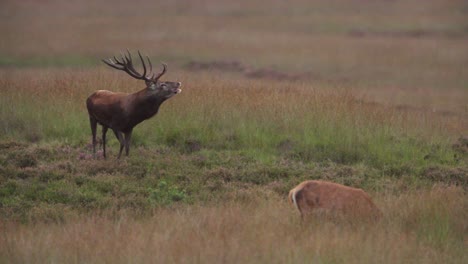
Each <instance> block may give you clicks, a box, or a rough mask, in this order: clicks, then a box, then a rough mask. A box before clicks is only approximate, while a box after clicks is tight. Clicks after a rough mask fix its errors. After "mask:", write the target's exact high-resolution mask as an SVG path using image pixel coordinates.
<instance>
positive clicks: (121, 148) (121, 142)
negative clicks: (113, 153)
mask: <svg viewBox="0 0 468 264" xmlns="http://www.w3.org/2000/svg"><path fill="white" fill-rule="evenodd" d="M112 131H114V135H115V137H116V138H117V139H118V140H119V143H120V150H119V156H118V157H117V159H120V155H122V150H123V148H124V145H125V140H124V137H123V135H122V132H120V131H117V130H115V129H112Z"/></svg>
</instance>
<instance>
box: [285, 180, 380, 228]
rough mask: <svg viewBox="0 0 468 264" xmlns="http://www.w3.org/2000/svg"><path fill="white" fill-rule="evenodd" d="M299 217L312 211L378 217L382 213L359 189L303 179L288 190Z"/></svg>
mask: <svg viewBox="0 0 468 264" xmlns="http://www.w3.org/2000/svg"><path fill="white" fill-rule="evenodd" d="M289 201H290V202H291V203H292V204H293V205H294V206H296V208H297V209H298V210H299V212H300V213H301V217H304V216H307V215H309V214H311V213H313V212H323V213H326V214H329V213H331V214H338V215H341V216H352V217H359V218H363V217H364V218H368V217H371V218H374V219H378V218H380V217H381V215H382V213H381V212H380V210H379V209H378V208H377V206H375V204H374V203H373V202H372V200H371V198H370V196H369V195H368V194H367V193H366V192H364V191H363V190H361V189H356V188H352V187H348V186H344V185H341V184H337V183H333V182H326V181H304V182H302V183H300V184H299V185H297V186H296V187H295V188H293V189H292V190H291V191H290V192H289Z"/></svg>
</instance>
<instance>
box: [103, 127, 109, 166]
mask: <svg viewBox="0 0 468 264" xmlns="http://www.w3.org/2000/svg"><path fill="white" fill-rule="evenodd" d="M107 129H108V127H106V126H102V154H103V156H104V158H106V133H107Z"/></svg>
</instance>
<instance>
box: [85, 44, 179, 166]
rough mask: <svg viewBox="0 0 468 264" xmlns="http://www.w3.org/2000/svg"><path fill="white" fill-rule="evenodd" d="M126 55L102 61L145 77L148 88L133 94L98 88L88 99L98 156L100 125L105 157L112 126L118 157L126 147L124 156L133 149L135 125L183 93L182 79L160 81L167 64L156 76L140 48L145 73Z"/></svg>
mask: <svg viewBox="0 0 468 264" xmlns="http://www.w3.org/2000/svg"><path fill="white" fill-rule="evenodd" d="M127 53H128V56H127V55H122V56H121V58H120V59H118V58H116V57H115V56H114V58H113V59H107V60H102V61H103V62H104V63H105V64H107V65H109V66H110V67H112V68H114V69H117V70H121V71H124V72H126V73H127V74H128V75H130V76H132V77H133V78H135V79H138V80H143V81H145V83H146V87H145V88H144V89H143V90H141V91H138V92H136V93H132V94H126V93H116V92H111V91H107V90H98V91H96V92H94V93H93V94H91V95H90V96H89V97H88V99H87V100H86V106H87V108H88V113H89V121H90V123H91V132H92V135H93V154H94V156H95V155H96V128H97V124H100V125H101V126H102V149H103V155H104V158H106V133H107V130H108V129H109V128H110V129H112V131H114V134H115V136H116V137H117V139H118V140H119V142H120V151H119V156H118V158H120V156H121V155H122V150H123V148H124V147H125V155H126V156H128V153H129V149H130V138H131V136H132V131H133V128H134V127H135V126H136V125H138V124H139V123H141V122H142V121H144V120H146V119H149V118H151V117H153V116H154V115H156V114H157V113H158V110H159V107H160V106H161V104H162V103H163V102H164V101H166V100H167V99H169V98H171V97H172V96H174V95H176V94H178V93H180V92H181V91H182V90H181V89H180V86H181V83H180V82H161V81H159V78H161V76H163V75H164V73H166V69H167V66H166V64H162V65H163V70H162V71H161V72H160V73H159V74H157V75H155V74H152V70H153V66H152V65H151V61H150V60H149V58H148V57H146V59H147V60H148V64H149V72H148V73H147V68H146V65H145V61H144V59H143V57H142V56H141V53H140V51H138V56H139V57H140V60H141V63H142V66H143V73H141V74H140V73H139V72H138V71H137V70H136V69H135V67H134V65H133V62H132V56H131V54H130V52H129V51H128V50H127Z"/></svg>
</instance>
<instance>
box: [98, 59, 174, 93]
mask: <svg viewBox="0 0 468 264" xmlns="http://www.w3.org/2000/svg"><path fill="white" fill-rule="evenodd" d="M138 56H139V57H140V60H141V65H142V66H143V73H141V74H140V73H138V71H137V70H136V69H135V67H134V65H133V61H132V55H131V54H130V51H129V50H127V54H125V55H123V54H121V57H120V59H118V58H116V57H115V56H114V57H113V58H109V59H107V60H106V59H104V60H102V61H103V62H104V63H105V64H107V65H109V66H110V67H112V68H114V69H117V70H121V71H124V72H126V73H127V74H128V75H130V76H132V77H133V78H135V79H138V80H144V81H145V83H146V90H147V91H146V92H147V93H148V95H152V96H155V97H161V98H165V99H168V98H170V97H172V96H173V95H175V94H178V93H180V92H181V91H182V90H181V89H180V88H179V87H180V86H181V83H180V82H169V81H166V82H161V81H159V78H161V76H163V75H164V74H165V73H166V71H167V65H166V64H165V63H163V64H162V66H163V70H162V71H161V72H160V73H159V74H157V75H155V74H154V73H152V71H153V65H152V64H151V61H150V59H149V58H148V56H146V60H147V61H148V64H149V72H148V73H147V68H146V67H147V66H146V64H145V60H144V59H143V56H141V53H140V51H138Z"/></svg>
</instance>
